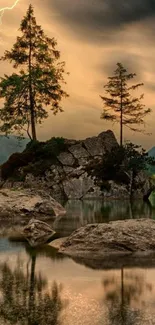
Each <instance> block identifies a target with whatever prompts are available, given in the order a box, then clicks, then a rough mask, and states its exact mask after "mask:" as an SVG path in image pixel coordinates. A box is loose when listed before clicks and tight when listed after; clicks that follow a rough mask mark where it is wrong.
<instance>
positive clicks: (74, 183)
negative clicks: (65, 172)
mask: <svg viewBox="0 0 155 325" xmlns="http://www.w3.org/2000/svg"><path fill="white" fill-rule="evenodd" d="M93 186H94V181H93V179H92V178H91V177H90V176H88V175H87V173H84V174H83V175H81V176H80V177H79V178H72V179H66V180H65V181H64V182H63V188H64V192H65V194H66V196H67V198H68V199H82V198H83V197H84V196H85V195H86V193H88V191H89V190H90V188H92V187H93Z"/></svg>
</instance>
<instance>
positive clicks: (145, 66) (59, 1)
mask: <svg viewBox="0 0 155 325" xmlns="http://www.w3.org/2000/svg"><path fill="white" fill-rule="evenodd" d="M14 3H15V0H0V8H3V7H7V6H8V7H11V6H12V5H13V4H14ZM30 3H31V4H32V5H33V6H34V12H35V16H36V19H37V23H38V24H40V25H41V26H42V28H43V29H44V31H45V33H46V34H47V35H48V36H49V37H55V38H56V39H57V42H58V49H59V50H60V52H61V60H62V61H65V62H66V71H68V72H69V73H70V74H69V76H68V75H66V76H65V79H66V82H67V85H66V90H67V92H68V93H69V95H70V97H69V98H67V99H65V100H64V101H63V103H62V106H63V109H64V113H59V114H57V116H53V114H52V113H51V112H50V113H49V118H48V119H47V120H46V121H45V122H44V123H43V124H42V126H41V127H37V133H38V138H39V139H40V140H46V139H49V138H51V137H52V136H62V137H67V138H75V139H83V138H86V137H90V136H96V135H98V134H99V133H100V132H103V131H106V130H108V129H111V130H113V131H114V132H115V135H116V137H117V138H118V139H119V126H118V125H117V124H114V125H113V124H112V123H109V122H108V123H107V122H106V121H104V120H101V119H100V116H101V113H102V108H103V104H102V101H101V98H100V95H104V88H103V86H104V85H105V84H106V83H107V78H108V76H112V75H113V72H114V70H115V68H116V64H117V62H121V63H122V64H123V65H124V66H125V67H126V68H127V70H128V71H129V72H134V73H136V74H137V77H136V78H135V80H133V83H135V82H143V83H144V86H143V87H142V88H141V93H144V103H145V104H146V107H149V108H151V109H152V113H151V114H150V115H149V116H148V117H147V118H146V119H145V122H146V125H145V132H146V133H148V134H150V135H146V134H142V133H135V132H132V131H130V130H129V129H127V128H126V129H124V141H127V140H129V141H132V142H134V143H136V144H141V145H142V146H143V147H144V148H145V149H149V148H151V147H152V146H154V145H155V127H154V121H155V96H154V92H155V37H154V30H155V0H130V1H129V0H128V1H127V0H117V1H116V0H31V1H29V0H19V1H18V3H17V4H16V6H15V7H14V9H12V10H5V12H4V15H3V17H2V22H1V25H0V56H1V55H3V53H4V51H5V50H6V49H11V47H12V45H13V43H14V42H15V40H16V37H17V35H20V33H19V31H18V29H19V25H20V21H21V19H22V18H23V16H24V15H25V13H26V10H27V8H28V6H29V4H30ZM9 72H10V65H9V64H7V63H6V62H5V64H4V63H0V74H1V75H2V76H3V74H4V73H6V74H9ZM138 94H139V93H137V95H138ZM135 95H136V92H135Z"/></svg>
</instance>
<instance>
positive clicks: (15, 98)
mask: <svg viewBox="0 0 155 325" xmlns="http://www.w3.org/2000/svg"><path fill="white" fill-rule="evenodd" d="M20 31H21V33H22V35H21V36H20V37H17V41H16V43H15V44H14V45H13V48H12V49H11V51H5V54H4V56H3V57H2V58H1V60H3V61H6V60H7V61H9V62H11V63H13V67H14V68H15V69H17V68H19V72H18V73H17V72H15V73H13V74H12V75H10V76H8V75H5V76H4V78H1V82H0V98H2V99H4V106H3V108H2V109H1V110H0V118H1V121H2V125H1V131H2V132H5V133H6V134H7V133H11V132H14V131H18V132H19V133H21V132H23V130H25V128H26V131H27V133H28V135H29V137H30V138H32V139H33V140H36V130H35V128H36V123H39V124H40V123H42V120H43V119H46V118H47V117H48V111H47V108H48V107H50V109H51V110H52V111H53V113H54V114H57V113H58V112H62V111H63V110H62V107H61V106H60V102H61V100H62V98H64V97H67V96H68V94H67V93H66V92H65V91H64V90H63V89H62V84H63V83H64V84H65V80H64V77H63V75H64V73H65V62H60V61H59V59H60V52H59V51H58V50H57V49H56V46H57V41H56V40H55V39H54V38H49V37H47V36H46V35H45V34H44V31H43V30H42V29H41V26H39V25H37V23H36V19H35V16H34V11H33V7H32V6H31V5H30V6H29V8H28V11H27V13H26V16H25V17H24V18H23V20H22V22H21V25H20ZM30 125H31V134H30V131H29V127H30Z"/></svg>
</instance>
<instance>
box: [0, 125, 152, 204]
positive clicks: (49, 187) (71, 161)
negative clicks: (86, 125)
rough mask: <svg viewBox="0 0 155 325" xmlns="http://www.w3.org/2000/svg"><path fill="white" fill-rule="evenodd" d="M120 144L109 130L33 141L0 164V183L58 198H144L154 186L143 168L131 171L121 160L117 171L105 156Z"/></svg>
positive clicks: (4, 185) (117, 148) (113, 151)
mask: <svg viewBox="0 0 155 325" xmlns="http://www.w3.org/2000/svg"><path fill="white" fill-rule="evenodd" d="M119 148H120V146H119V145H118V143H117V141H116V138H115V135H114V133H113V132H112V131H111V130H108V131H105V132H102V133H100V134H99V135H98V136H94V137H90V138H87V139H84V140H68V139H63V138H52V139H51V140H48V141H46V142H38V141H37V142H32V143H29V144H28V145H27V147H26V149H25V150H24V151H23V152H22V153H15V154H13V155H12V156H11V157H10V158H9V160H8V161H7V162H6V163H4V164H3V165H1V169H0V174H1V187H4V188H10V187H11V188H16V189H19V188H23V189H25V188H30V189H34V190H38V188H41V189H42V191H45V192H46V193H48V194H49V195H50V196H52V197H53V198H54V199H56V200H58V201H60V200H70V199H80V200H84V199H99V198H100V199H109V198H110V199H111V198H113V199H118V198H119V199H129V198H130V197H131V195H132V196H133V197H135V198H144V197H145V198H147V197H148V196H149V195H150V193H151V191H152V189H153V188H154V187H153V186H152V183H151V181H150V178H149V177H148V176H147V174H146V173H144V171H143V170H138V172H136V173H135V175H133V173H132V172H131V171H130V170H128V169H127V171H126V170H123V164H124V162H122V165H120V168H119V169H120V170H119V172H117V175H114V174H113V173H112V168H113V165H114V163H113V162H111V161H110V162H109V161H108V163H107V157H108V156H109V155H110V154H111V156H112V158H113V159H114V157H115V154H116V151H117V152H118V151H119ZM110 163H111V167H110V165H109V164H110ZM107 165H108V168H109V170H110V172H109V173H108V171H107V169H106V168H107ZM137 165H138V164H137ZM110 168H111V169H110ZM131 192H132V193H131Z"/></svg>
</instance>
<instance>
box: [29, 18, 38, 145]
mask: <svg viewBox="0 0 155 325" xmlns="http://www.w3.org/2000/svg"><path fill="white" fill-rule="evenodd" d="M31 56H32V39H31V17H30V49H29V100H30V118H31V132H32V139H33V140H34V141H36V140H37V136H36V125H35V112H34V98H33V90H32V62H31Z"/></svg>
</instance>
